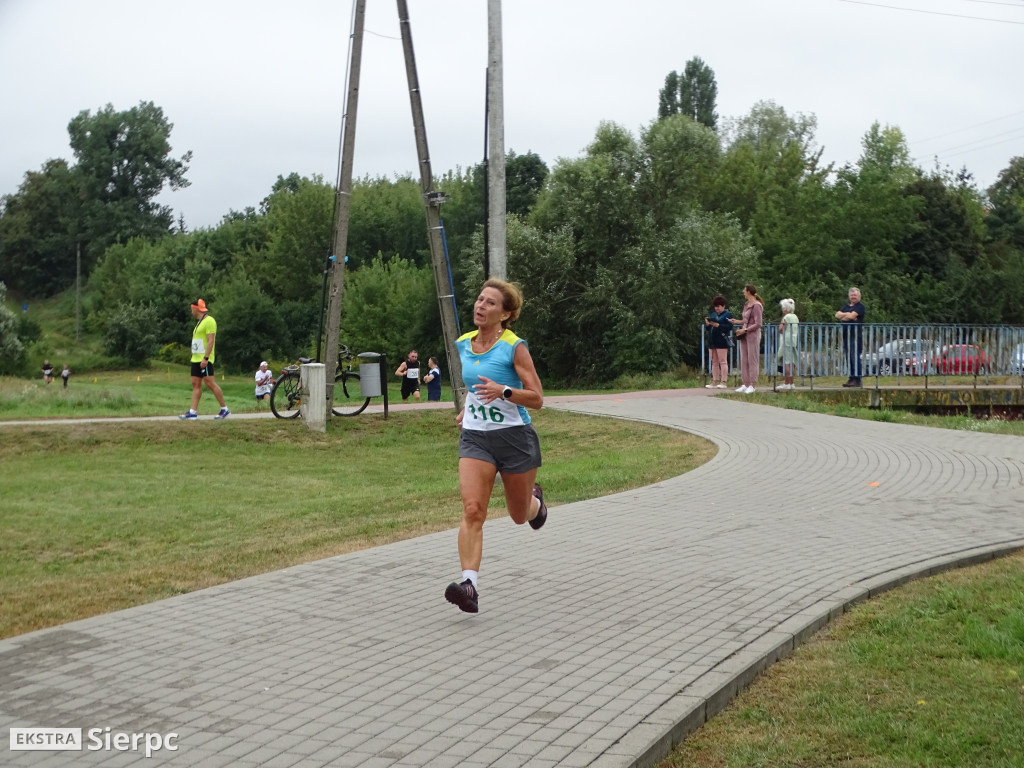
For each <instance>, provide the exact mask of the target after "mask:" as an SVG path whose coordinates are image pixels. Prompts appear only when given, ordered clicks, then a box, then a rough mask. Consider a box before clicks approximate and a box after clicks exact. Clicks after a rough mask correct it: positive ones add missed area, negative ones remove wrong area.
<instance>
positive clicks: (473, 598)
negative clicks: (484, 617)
mask: <svg viewBox="0 0 1024 768" xmlns="http://www.w3.org/2000/svg"><path fill="white" fill-rule="evenodd" d="M479 598H480V593H479V592H477V591H476V587H474V586H473V582H472V581H470V580H469V579H466V580H465V581H464V582H462V583H461V584H459V582H457V581H453V582H452V583H451V584H449V585H448V587H447V588H446V589H445V591H444V599H445V600H447V601H448V602H449V603H451V604H452V605H457V606H459V609H460V610H463V611H465V612H466V613H479V611H480V606H479V605H478V604H477V600H478V599H479Z"/></svg>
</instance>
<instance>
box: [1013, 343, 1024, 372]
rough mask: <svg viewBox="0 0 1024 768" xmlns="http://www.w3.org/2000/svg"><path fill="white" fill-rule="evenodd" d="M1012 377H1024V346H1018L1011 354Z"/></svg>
mask: <svg viewBox="0 0 1024 768" xmlns="http://www.w3.org/2000/svg"><path fill="white" fill-rule="evenodd" d="M1010 375H1011V376H1024V344H1018V345H1017V346H1016V347H1014V348H1013V352H1011V353H1010Z"/></svg>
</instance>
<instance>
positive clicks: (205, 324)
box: [178, 299, 231, 419]
mask: <svg viewBox="0 0 1024 768" xmlns="http://www.w3.org/2000/svg"><path fill="white" fill-rule="evenodd" d="M191 308H192V317H194V318H195V319H196V321H197V322H196V327H195V328H193V329H192V362H191V365H192V367H191V374H192V407H191V408H189V410H188V411H187V412H186V413H183V414H181V415H180V416H179V417H178V418H179V419H198V418H199V413H198V412H197V411H196V409H197V408H198V407H199V398H200V397H202V396H203V385H204V384H205V385H206V388H207V389H209V390H210V391H211V392H213V396H214V397H215V398H217V402H218V403H220V413H218V414H217V415H216V416H214V418H215V419H224V418H227V417H228V416H230V415H231V411H229V410H228V407H227V405H225V403H224V393H223V392H221V389H220V387H219V386H217V380H216V379H215V378H214V377H213V363H214V360H216V358H217V349H216V344H217V321H216V320H214V319H213V317H212V316H211V315H210V311H209V310H208V309H207V308H206V302H205V301H203V300H202V299H197V300H196V303H195V304H192V305H191Z"/></svg>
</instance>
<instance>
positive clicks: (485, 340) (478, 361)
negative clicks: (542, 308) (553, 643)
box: [444, 278, 548, 613]
mask: <svg viewBox="0 0 1024 768" xmlns="http://www.w3.org/2000/svg"><path fill="white" fill-rule="evenodd" d="M522 306H523V295H522V293H521V292H520V291H519V288H518V287H517V286H515V285H513V284H512V283H508V282H505V281H504V280H498V279H496V278H491V279H490V280H488V281H487V282H485V283H484V285H483V288H482V289H481V290H480V294H479V296H477V299H476V303H475V304H474V305H473V324H474V325H476V328H477V329H476V330H475V331H471V332H469V333H466V334H463V335H462V336H460V337H459V339H458V340H457V341H456V342H455V347H456V349H457V350H458V352H459V359H460V360H461V361H462V372H463V373H462V380H463V382H464V383H465V385H466V390H467V392H466V405H465V407H464V408H463V409H462V411H460V412H459V415H458V416H457V417H456V419H455V421H456V424H458V425H459V427H460V428H461V429H462V434H461V435H460V436H459V491H460V493H461V494H462V524H461V525H460V527H459V560H460V561H461V563H462V580H461V581H453V582H452V583H451V584H449V585H448V587H447V589H445V591H444V596H445V599H447V600H448V602H450V603H453V604H455V605H457V606H458V607H459V608H460V609H461V610H463V611H466V612H467V613H477V611H479V597H480V593H479V592H478V590H477V575H478V573H479V571H480V561H481V557H482V553H483V543H484V533H483V527H484V521H485V520H486V519H487V505H488V502H489V501H490V498H491V491H492V489H493V488H494V480H495V477H496V476H497V475H498V474H499V473H500V474H501V481H502V485H503V487H504V489H505V507H506V508H507V509H508V514H509V517H511V518H512V520H513V522H515V523H516V525H522V524H523V523H529V524H530V527H531V528H533V529H534V530H536V529H538V528H540V527H541V526H543V525H544V523H545V521H546V520H547V517H548V509H547V506H546V505H545V504H544V495H543V491H542V490H541V487H540V485H538V484H537V483H536V482H535V480H536V477H537V468H538V467H540V465H541V455H540V440H539V438H538V437H537V432H536V431H535V430H534V428H533V425H532V424H531V423H530V414H529V412H528V411H527V410H526V409H527V408H534V409H537V408H540V407H541V406H542V405H543V404H544V390H543V388H542V387H541V383H540V377H538V376H537V370H536V368H535V367H534V365H533V358H532V357H531V356H530V351H529V349H527V346H526V342H525V341H523V339H520V338H519V337H518V336H516V335H515V334H514V333H513V332H512V331H511V330H509V325H510V324H511V323H513V322H514V321H515V320H516V318H518V317H519V312H520V310H521V309H522Z"/></svg>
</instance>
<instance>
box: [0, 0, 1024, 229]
mask: <svg viewBox="0 0 1024 768" xmlns="http://www.w3.org/2000/svg"><path fill="white" fill-rule="evenodd" d="M408 5H409V11H410V16H411V28H412V35H413V42H414V45H415V50H416V58H417V65H418V68H419V79H420V86H421V90H422V98H423V104H424V110H425V113H426V127H427V137H428V141H429V145H430V149H431V162H432V165H433V170H434V173H435V175H438V176H439V175H441V174H443V173H444V172H445V171H447V170H450V169H454V168H456V167H457V166H461V167H466V166H469V165H472V164H473V163H476V162H479V161H480V160H481V159H482V156H483V148H484V135H483V127H484V86H485V76H486V75H485V72H486V66H487V0H408ZM367 6H368V8H367V20H366V30H367V33H366V37H365V43H364V57H363V76H362V83H361V91H360V101H359V111H358V126H357V131H356V151H355V160H354V162H355V172H356V175H357V176H363V175H367V174H368V175H370V176H389V177H390V176H392V175H394V174H396V173H397V174H406V173H412V172H414V171H415V170H416V149H415V143H414V137H413V132H412V119H411V116H410V109H409V98H408V89H407V86H406V80H405V69H404V61H403V57H402V46H401V41H400V40H399V39H398V37H399V31H398V15H397V10H396V5H395V3H393V2H390V0H369V1H368V3H367ZM909 9H917V10H916V11H915V10H909ZM922 11H927V12H922ZM502 15H503V39H504V56H505V122H506V127H505V146H506V149H509V150H515V151H516V152H518V153H520V154H522V153H525V152H527V151H533V152H536V153H537V154H539V155H540V156H541V158H542V159H543V160H544V161H545V162H547V163H548V165H549V166H553V165H554V164H555V162H556V160H557V159H558V158H575V157H578V156H579V155H580V154H581V153H582V152H583V150H584V149H585V147H586V146H587V145H588V144H589V143H590V142H591V140H592V139H593V136H594V132H595V130H596V128H597V126H598V124H599V123H600V122H601V121H602V120H609V121H613V122H615V123H618V124H619V125H622V126H624V127H625V128H627V129H629V130H630V131H632V132H633V133H634V134H635V135H636V134H638V133H639V131H640V129H642V128H643V127H644V126H645V125H647V124H648V123H649V122H650V121H651V120H652V119H653V118H654V117H655V116H656V114H657V105H658V91H659V89H660V88H661V87H662V85H663V84H664V80H665V75H666V74H668V73H669V72H670V71H672V70H677V71H680V72H681V71H682V70H683V68H684V67H685V65H686V62H687V61H688V60H689V59H691V58H693V57H694V56H699V57H700V58H702V59H703V60H704V61H705V63H707V64H708V65H709V66H710V67H711V69H712V70H713V71H714V73H715V77H716V80H717V83H718V113H719V116H720V118H727V117H737V116H741V115H744V114H746V113H748V112H749V111H750V109H751V107H753V106H754V104H756V103H757V102H758V101H762V100H772V101H774V102H775V103H777V104H779V105H780V106H782V107H784V108H785V109H786V111H787V112H789V113H790V114H792V113H797V112H799V113H804V114H813V115H815V116H816V117H817V119H818V129H817V134H816V137H817V143H818V145H819V146H822V147H824V159H825V160H826V161H834V162H835V163H836V164H839V165H841V164H844V163H847V162H850V163H852V162H856V160H857V158H858V157H859V155H860V151H861V146H860V142H861V138H862V137H863V136H864V134H865V132H866V131H867V130H868V129H869V128H870V126H871V124H872V123H873V122H875V121H878V122H879V123H881V124H883V125H886V124H888V125H894V126H898V127H899V128H901V129H902V130H903V131H904V133H905V134H906V136H907V139H908V141H909V146H910V151H911V154H912V156H913V157H914V158H915V159H916V160H917V162H918V163H919V164H920V165H922V166H924V167H926V168H931V167H932V166H933V165H934V159H933V158H934V156H936V155H938V157H939V160H940V161H941V163H942V164H943V165H950V166H953V167H954V168H960V167H961V166H966V167H967V168H968V170H969V171H971V172H972V173H973V174H974V176H975V178H976V180H977V183H978V185H979V187H981V188H982V189H984V188H985V187H987V186H989V185H990V184H991V183H992V182H993V181H995V179H996V176H997V174H998V173H999V171H1000V170H1002V169H1003V168H1005V167H1006V166H1007V164H1008V162H1009V160H1010V158H1012V157H1014V156H1019V155H1024V99H1022V98H1021V97H1022V96H1024V86H1022V85H1021V80H1022V73H1024V0H877V2H871V3H868V2H853V0H774V1H773V0H711V1H710V2H701V3H697V2H682V1H681V0H629V1H628V2H622V1H620V2H610V0H512V1H511V2H505V3H503V8H502ZM351 16H352V4H351V1H350V0H288V2H282V1H281V0H0V72H2V73H3V74H2V76H0V194H7V193H11V192H14V191H16V189H17V188H18V186H19V184H21V182H22V180H23V178H24V174H25V172H26V171H29V170H38V169H39V168H40V167H41V166H42V164H43V163H44V162H45V161H46V160H47V159H49V158H56V157H62V158H65V159H67V160H69V161H70V160H73V156H72V153H71V149H70V147H69V146H68V135H67V124H68V121H69V120H70V119H71V118H72V117H74V116H75V115H76V114H78V113H79V112H80V111H81V110H90V111H92V112H95V111H96V110H98V109H100V108H102V107H103V106H104V105H106V104H107V103H110V104H113V105H114V108H115V109H118V110H123V109H128V108H130V107H132V106H134V105H136V104H138V103H139V102H140V101H152V102H154V103H155V104H156V105H157V106H159V107H162V108H163V110H164V114H165V115H166V116H167V118H168V119H169V120H170V121H171V122H172V123H173V124H174V130H173V132H172V134H171V142H172V145H173V154H174V155H175V156H180V155H181V154H183V153H184V152H185V151H187V150H191V151H192V152H193V158H192V162H191V164H190V170H189V172H188V178H189V179H190V180H191V182H192V185H191V186H190V187H189V188H187V189H185V190H181V191H179V192H175V193H173V194H171V193H165V195H164V196H163V198H162V200H163V201H164V202H165V203H166V204H169V205H171V206H172V207H173V208H174V210H175V212H176V214H178V213H180V214H184V216H185V220H186V223H187V224H188V225H189V226H190V227H192V228H195V227H201V226H213V225H216V224H217V222H218V221H219V220H220V218H221V217H222V216H223V215H224V214H225V213H227V212H228V211H229V210H232V209H233V210H241V209H244V208H245V207H247V206H254V207H255V206H258V205H259V202H260V200H262V199H263V198H264V197H266V195H267V194H268V192H269V191H270V187H271V185H272V184H273V183H274V180H275V179H276V178H277V176H278V175H284V176H286V175H288V174H289V173H291V172H293V171H294V172H298V173H299V174H301V175H304V176H310V175H313V174H321V175H322V176H323V177H324V178H325V179H326V180H327V181H328V182H331V183H333V182H334V181H335V179H336V175H337V166H338V148H339V136H340V128H341V117H342V108H343V99H344V94H345V90H346V88H345V71H346V58H347V50H348V37H349V31H350V25H351Z"/></svg>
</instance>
